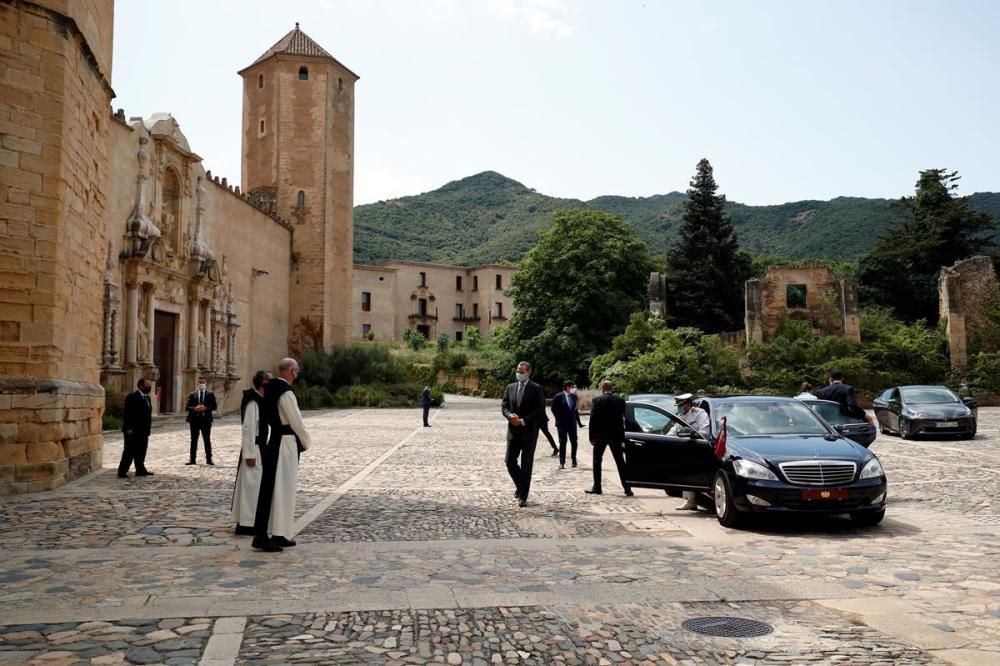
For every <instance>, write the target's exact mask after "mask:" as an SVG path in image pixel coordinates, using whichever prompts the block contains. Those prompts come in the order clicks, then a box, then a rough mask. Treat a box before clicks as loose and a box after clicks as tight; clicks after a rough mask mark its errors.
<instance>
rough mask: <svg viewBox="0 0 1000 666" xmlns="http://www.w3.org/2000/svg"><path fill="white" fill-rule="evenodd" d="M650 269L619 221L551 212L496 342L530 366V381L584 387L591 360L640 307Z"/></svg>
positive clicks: (642, 248)
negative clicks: (572, 383)
mask: <svg viewBox="0 0 1000 666" xmlns="http://www.w3.org/2000/svg"><path fill="white" fill-rule="evenodd" d="M651 268H652V262H651V261H650V260H649V254H648V252H647V250H646V244H645V243H643V241H642V240H640V239H639V238H638V236H636V235H635V233H634V232H633V231H632V229H631V228H630V227H629V226H628V224H627V223H626V222H625V220H624V219H622V218H621V217H619V216H617V215H609V214H607V213H598V212H594V211H586V210H580V211H562V212H558V213H556V214H554V215H553V216H552V223H551V224H550V225H549V227H548V228H546V229H544V230H543V231H541V232H539V241H538V244H537V245H535V247H534V248H532V249H531V251H529V252H528V254H527V255H526V256H525V258H524V261H523V262H522V263H521V268H520V269H519V270H518V272H517V273H516V274H515V275H514V278H513V280H512V281H511V287H510V290H509V291H508V293H509V295H510V296H511V298H512V299H513V301H514V314H513V316H512V317H511V321H510V325H509V327H508V330H507V331H506V332H505V333H504V334H502V335H501V336H500V340H502V341H503V344H505V345H506V346H507V348H508V349H511V350H513V351H515V352H516V354H517V356H518V358H519V359H520V358H523V359H525V360H528V361H531V362H532V363H533V364H534V366H535V377H536V379H540V380H542V381H545V382H551V383H557V382H558V381H559V380H561V379H564V378H573V379H574V380H575V381H577V382H578V383H581V384H583V383H586V381H587V369H588V368H589V367H590V362H591V360H592V359H593V357H594V356H596V355H597V354H599V353H601V352H602V351H604V350H606V349H607V348H608V347H609V346H610V345H611V341H612V339H613V338H614V337H615V336H616V335H617V334H619V333H621V331H622V330H623V329H624V328H625V325H626V324H627V323H628V318H629V315H630V314H631V313H633V312H635V311H637V310H641V309H642V308H643V303H644V300H645V295H646V285H647V282H648V279H649V272H650V270H651Z"/></svg>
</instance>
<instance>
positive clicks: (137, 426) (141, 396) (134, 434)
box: [118, 379, 153, 479]
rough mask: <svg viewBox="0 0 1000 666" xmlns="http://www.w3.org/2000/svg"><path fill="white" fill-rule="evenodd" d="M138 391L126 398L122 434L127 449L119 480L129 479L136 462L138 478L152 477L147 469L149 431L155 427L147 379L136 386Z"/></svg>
mask: <svg viewBox="0 0 1000 666" xmlns="http://www.w3.org/2000/svg"><path fill="white" fill-rule="evenodd" d="M135 386H136V391H135V392H133V393H129V394H128V395H127V396H125V412H124V414H123V415H122V433H124V435H125V447H124V448H123V449H122V459H121V462H119V463H118V478H119V479H124V478H126V477H128V468H129V467H131V466H132V462H133V461H135V475H136V476H152V475H153V473H152V472H150V471H149V470H148V469H146V449H147V448H148V447H149V431H150V428H151V427H152V425H153V404H152V403H151V402H150V401H149V391H150V389H151V388H152V385H151V384H150V383H149V380H147V379H140V380H139V381H138V382H136V384H135Z"/></svg>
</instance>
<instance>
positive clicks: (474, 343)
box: [465, 326, 483, 349]
mask: <svg viewBox="0 0 1000 666" xmlns="http://www.w3.org/2000/svg"><path fill="white" fill-rule="evenodd" d="M482 344H483V336H482V335H481V334H480V333H479V327H478V326H466V327H465V346H466V347H468V348H469V349H479V348H480V347H481V346H482Z"/></svg>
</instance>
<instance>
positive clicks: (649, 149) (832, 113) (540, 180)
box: [112, 0, 1000, 204]
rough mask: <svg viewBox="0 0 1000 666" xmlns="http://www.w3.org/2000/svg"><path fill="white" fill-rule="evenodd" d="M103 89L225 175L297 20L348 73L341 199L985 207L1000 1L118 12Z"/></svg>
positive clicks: (999, 101)
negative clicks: (515, 196)
mask: <svg viewBox="0 0 1000 666" xmlns="http://www.w3.org/2000/svg"><path fill="white" fill-rule="evenodd" d="M115 13H116V15H115V54H114V71H113V74H112V85H113V86H114V89H115V92H116V93H117V94H118V98H117V99H116V100H114V101H113V105H114V106H115V108H118V107H124V108H125V112H126V114H127V115H128V116H136V115H143V116H148V115H149V114H152V113H154V112H157V111H169V112H171V113H172V114H173V115H174V116H175V117H176V118H177V120H178V121H179V123H180V125H181V128H182V130H183V131H184V133H185V134H186V136H187V137H188V139H189V141H190V142H191V146H192V148H193V150H194V151H195V152H197V153H198V154H199V155H201V156H202V158H204V163H205V167H206V168H208V169H211V170H212V172H213V174H218V175H220V176H227V177H228V178H229V180H230V182H239V178H240V122H241V105H242V88H241V80H240V78H239V77H238V76H237V75H236V72H237V70H239V69H241V68H243V67H245V66H247V65H249V64H250V63H251V62H253V61H254V60H255V59H256V58H257V57H258V56H259V55H260V54H261V53H263V52H264V51H266V50H267V49H268V48H269V47H270V46H271V45H272V44H273V43H274V42H276V41H278V39H280V38H281V37H282V36H283V35H284V34H285V33H287V32H288V31H289V30H291V29H292V28H293V27H294V25H295V22H296V21H299V22H300V23H301V27H302V30H304V31H305V32H306V33H307V34H308V35H309V36H310V37H312V38H313V39H315V40H316V41H317V42H318V43H319V44H320V45H321V46H323V47H324V48H325V49H326V50H327V51H329V52H330V53H331V54H333V55H334V56H335V57H336V58H337V59H338V60H340V61H341V62H343V63H344V64H345V65H347V66H348V67H349V68H351V69H352V70H353V71H355V72H357V73H358V74H359V75H360V76H361V80H360V81H358V84H357V88H356V91H357V100H356V109H355V113H356V126H355V156H356V171H355V203H367V202H371V201H377V200H379V199H385V198H392V197H397V196H403V195H409V194H417V193H420V192H423V191H427V190H431V189H434V188H436V187H439V186H440V185H443V184H444V183H445V182H447V181H450V180H455V179H457V178H462V177H465V176H468V175H471V174H474V173H477V172H480V171H485V170H487V169H490V170H495V171H499V172H501V173H503V174H505V175H507V176H509V177H511V178H514V179H516V180H519V181H521V182H522V183H524V184H525V185H527V186H528V187H533V188H535V189H537V190H538V191H539V192H543V193H545V194H550V195H556V196H565V197H578V198H582V199H589V198H592V197H595V196H598V195H601V194H620V195H628V196H645V195H649V194H656V193H665V192H668V191H671V190H684V189H686V188H687V185H688V182H689V180H690V179H691V176H692V174H693V173H694V167H695V164H696V163H697V162H698V160H699V159H700V158H702V157H707V158H708V159H709V160H711V162H712V164H713V165H714V167H715V173H716V179H717V180H718V181H719V184H720V191H721V192H723V193H725V194H726V195H727V196H728V197H729V198H730V199H732V200H735V201H741V202H745V203H751V204H774V203H781V202H784V201H788V200H796V199H828V198H831V197H835V196H868V197H897V196H900V195H902V194H907V193H911V192H912V190H913V185H914V183H915V182H916V179H917V172H918V171H919V170H920V169H926V168H932V167H946V168H950V169H957V170H959V171H960V173H961V174H962V176H963V180H962V183H963V187H962V192H963V193H967V194H968V193H972V192H975V191H985V190H990V191H997V190H1000V120H998V119H1000V2H994V1H992V0H954V1H949V2H941V1H940V0H936V1H933V2H930V1H927V2H925V1H916V0H900V1H893V2H890V1H880V0H863V1H844V0H837V1H822V2H820V1H818V0H816V1H813V0H790V1H787V2H779V1H764V0H761V1H756V2H751V1H750V0H739V1H737V0H733V1H731V2H722V1H719V2H698V1H695V0H688V1H685V2H680V1H675V0H646V1H645V2H639V1H629V0H606V1H602V2H597V1H579V2H577V1H574V0H336V1H333V0H330V1H326V2H324V1H320V0H314V1H306V0H283V1H282V2H274V0H267V1H263V0H175V1H174V2H152V1H147V0H117V2H116V3H115Z"/></svg>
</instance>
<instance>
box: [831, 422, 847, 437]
mask: <svg viewBox="0 0 1000 666" xmlns="http://www.w3.org/2000/svg"><path fill="white" fill-rule="evenodd" d="M833 429H834V430H836V431H837V432H839V433H840V434H841V435H843V434H844V433H845V432H847V427H846V426H844V424H842V423H838V424H837V425H835V426H833Z"/></svg>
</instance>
